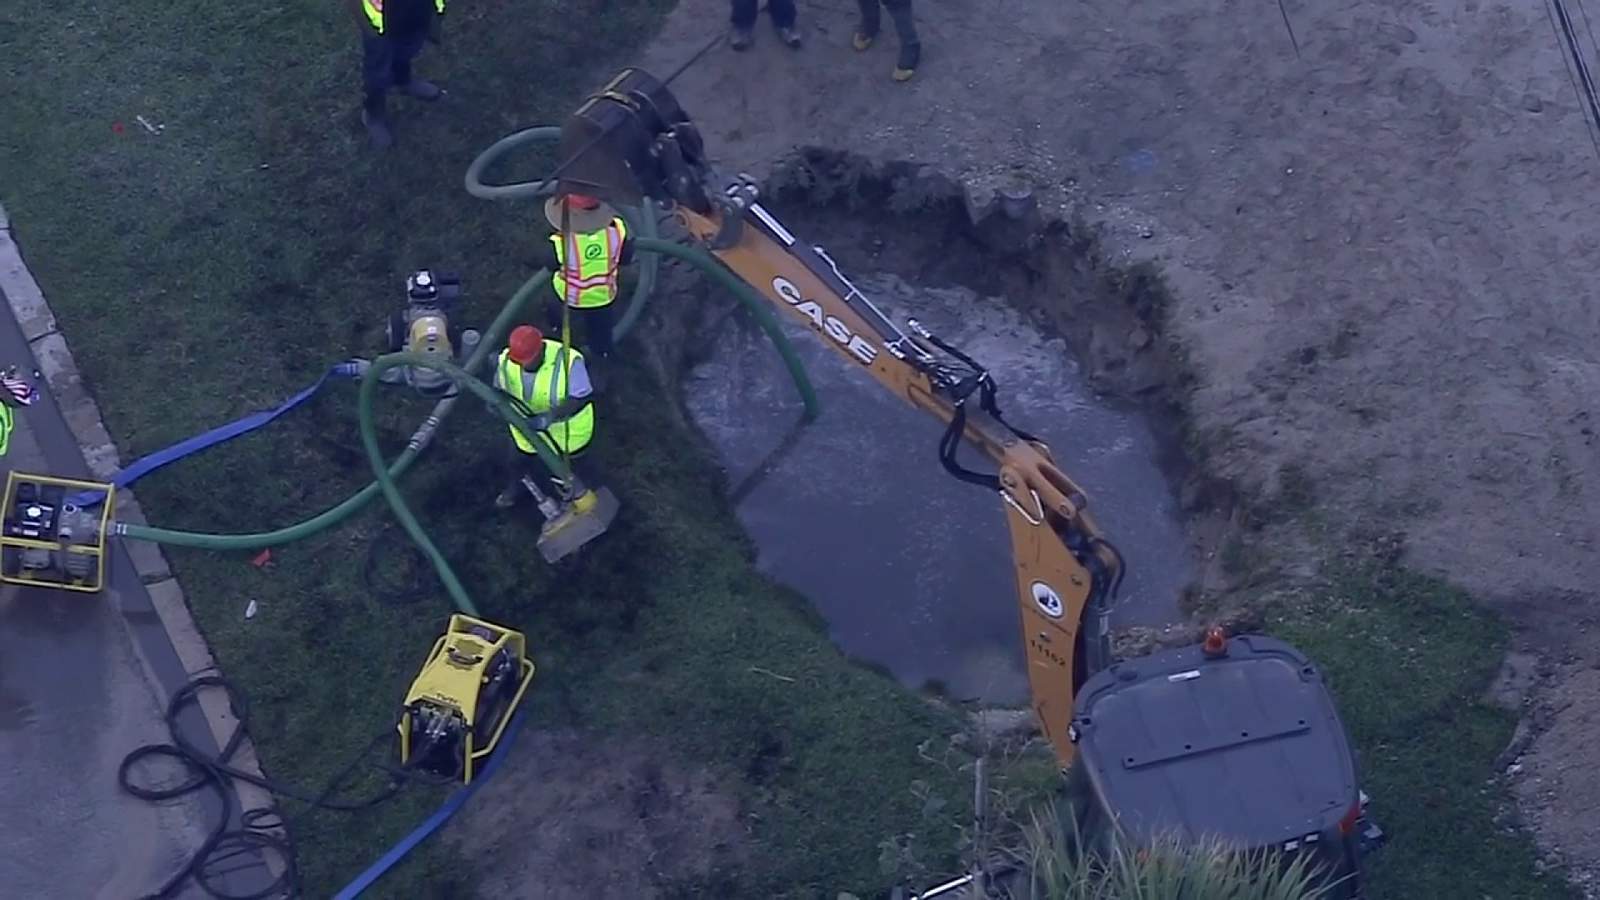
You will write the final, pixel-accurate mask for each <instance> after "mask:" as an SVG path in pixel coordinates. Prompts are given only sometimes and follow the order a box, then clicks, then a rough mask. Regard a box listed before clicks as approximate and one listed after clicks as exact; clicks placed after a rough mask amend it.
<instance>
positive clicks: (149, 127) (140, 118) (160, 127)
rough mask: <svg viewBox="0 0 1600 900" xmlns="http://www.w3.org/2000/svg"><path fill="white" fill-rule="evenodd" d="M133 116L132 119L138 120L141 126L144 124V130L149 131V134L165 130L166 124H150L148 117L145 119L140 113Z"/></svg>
mask: <svg viewBox="0 0 1600 900" xmlns="http://www.w3.org/2000/svg"><path fill="white" fill-rule="evenodd" d="M133 118H134V121H136V122H138V123H139V124H140V125H142V126H144V130H145V131H148V132H150V133H151V134H160V133H161V132H162V131H165V130H166V127H167V126H165V125H152V124H151V123H150V120H149V119H146V118H145V117H144V116H142V115H140V116H134V117H133Z"/></svg>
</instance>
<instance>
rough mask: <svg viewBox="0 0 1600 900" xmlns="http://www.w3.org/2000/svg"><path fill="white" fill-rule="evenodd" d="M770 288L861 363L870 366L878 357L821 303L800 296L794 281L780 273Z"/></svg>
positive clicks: (864, 341)
mask: <svg viewBox="0 0 1600 900" xmlns="http://www.w3.org/2000/svg"><path fill="white" fill-rule="evenodd" d="M772 289H773V290H774V291H776V292H777V294H778V296H779V297H782V298H783V302H785V303H787V304H789V306H790V307H791V308H793V309H794V310H795V311H796V312H798V313H799V314H800V315H802V316H805V317H806V318H808V319H810V320H811V324H812V325H814V326H816V327H817V329H818V330H820V331H822V332H823V333H824V334H826V335H827V336H828V337H830V338H833V340H834V341H835V342H836V343H837V344H838V345H839V346H841V347H843V348H844V349H845V350H847V351H849V352H850V355H851V356H854V357H855V358H856V359H857V360H858V361H860V363H861V364H862V365H864V366H870V365H872V362H873V360H876V359H877V358H878V348H877V347H875V346H873V345H872V344H871V343H870V342H869V341H867V340H866V339H865V338H863V337H861V336H860V335H858V334H856V333H855V332H853V331H851V330H850V326H849V325H846V324H845V323H844V322H843V321H842V320H841V319H840V318H839V317H838V316H833V315H829V314H827V313H824V312H823V311H822V304H820V303H818V302H817V301H815V300H807V299H805V298H804V297H802V296H800V289H799V288H797V287H795V286H794V282H792V281H790V280H789V279H787V278H784V277H783V276H781V275H780V276H777V277H774V278H773V279H772Z"/></svg>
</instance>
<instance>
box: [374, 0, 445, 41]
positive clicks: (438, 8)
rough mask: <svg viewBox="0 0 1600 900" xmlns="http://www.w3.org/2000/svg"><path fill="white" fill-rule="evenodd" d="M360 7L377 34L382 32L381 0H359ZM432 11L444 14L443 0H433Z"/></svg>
mask: <svg viewBox="0 0 1600 900" xmlns="http://www.w3.org/2000/svg"><path fill="white" fill-rule="evenodd" d="M361 8H362V9H363V10H364V11H365V12H366V14H367V21H368V22H371V23H372V27H373V28H374V29H376V30H377V32H378V33H379V34H383V0H361ZM433 11H434V12H436V13H438V14H439V15H441V16H442V15H444V0H433Z"/></svg>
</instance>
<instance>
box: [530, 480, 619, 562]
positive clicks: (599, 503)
mask: <svg viewBox="0 0 1600 900" xmlns="http://www.w3.org/2000/svg"><path fill="white" fill-rule="evenodd" d="M620 507H621V504H620V503H619V502H618V501H617V498H616V495H615V494H612V493H611V491H610V489H608V488H603V487H602V488H596V489H594V490H593V491H592V492H591V495H590V497H588V498H584V497H579V498H578V499H577V500H574V501H572V502H571V503H569V504H567V506H566V507H565V508H564V509H562V511H561V514H560V515H558V516H556V517H555V518H554V519H551V520H550V521H548V522H546V523H544V528H543V530H541V531H540V533H539V553H540V555H542V556H543V557H544V561H545V562H549V563H553V562H555V561H557V560H559V559H563V558H565V557H567V556H570V555H572V554H573V553H576V552H578V551H579V550H580V549H582V548H583V546H584V545H585V544H588V543H589V542H590V541H592V540H594V539H595V538H597V537H599V536H600V535H602V534H605V533H606V530H607V529H609V528H610V527H611V522H612V520H614V519H616V517H617V510H618V509H619V508H620Z"/></svg>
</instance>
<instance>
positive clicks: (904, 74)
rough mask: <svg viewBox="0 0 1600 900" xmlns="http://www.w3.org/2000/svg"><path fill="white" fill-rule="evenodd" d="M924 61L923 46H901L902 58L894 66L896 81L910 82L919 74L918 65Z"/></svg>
mask: <svg viewBox="0 0 1600 900" xmlns="http://www.w3.org/2000/svg"><path fill="white" fill-rule="evenodd" d="M921 61H922V45H921V44H901V45H900V56H899V58H898V59H896V60H895V64H894V80H895V81H910V80H911V76H913V75H915V74H917V63H919V62H921Z"/></svg>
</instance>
